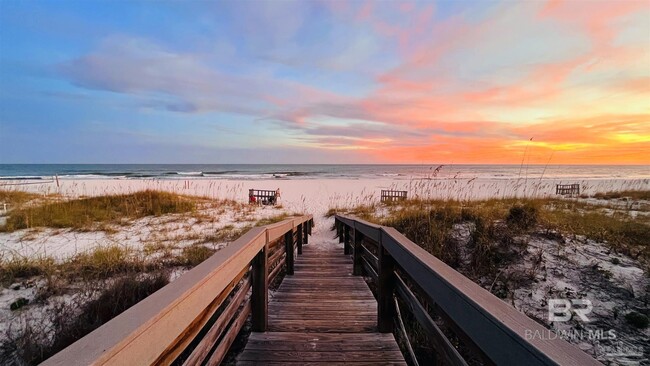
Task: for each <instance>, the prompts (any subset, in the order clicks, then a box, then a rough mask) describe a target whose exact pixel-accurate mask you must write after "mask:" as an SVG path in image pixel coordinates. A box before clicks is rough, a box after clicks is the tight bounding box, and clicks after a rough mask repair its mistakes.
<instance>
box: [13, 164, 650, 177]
mask: <svg viewBox="0 0 650 366" xmlns="http://www.w3.org/2000/svg"><path fill="white" fill-rule="evenodd" d="M54 177H58V179H225V180H260V179H273V178H276V179H323V178H325V179H340V178H353V179H354V178H358V179H361V178H393V179H397V180H400V179H405V180H406V179H427V178H438V179H452V178H453V179H456V178H457V179H472V178H477V179H513V178H515V179H516V178H542V177H543V178H548V179H553V178H561V179H570V178H575V179H606V178H618V179H648V178H650V166H649V165H548V166H546V165H435V164H432V165H331V164H307V165H300V164H0V180H5V181H7V180H14V181H15V180H49V179H53V178H54Z"/></svg>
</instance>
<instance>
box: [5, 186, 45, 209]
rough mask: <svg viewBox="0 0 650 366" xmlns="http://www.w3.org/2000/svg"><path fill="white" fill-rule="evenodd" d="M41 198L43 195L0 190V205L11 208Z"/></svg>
mask: <svg viewBox="0 0 650 366" xmlns="http://www.w3.org/2000/svg"><path fill="white" fill-rule="evenodd" d="M42 197H43V195H39V194H36V193H29V192H23V191H18V190H4V189H0V203H6V204H8V205H11V206H20V205H23V204H25V203H27V202H29V201H33V200H36V199H39V198H42Z"/></svg>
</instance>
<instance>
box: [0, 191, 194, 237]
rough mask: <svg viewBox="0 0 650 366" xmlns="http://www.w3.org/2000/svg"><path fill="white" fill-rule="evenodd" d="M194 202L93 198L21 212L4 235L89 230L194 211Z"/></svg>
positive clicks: (169, 196)
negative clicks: (37, 230) (29, 230)
mask: <svg viewBox="0 0 650 366" xmlns="http://www.w3.org/2000/svg"><path fill="white" fill-rule="evenodd" d="M194 208H195V202H194V201H193V199H192V198H189V197H185V196H181V195H177V194H173V193H167V192H159V191H142V192H137V193H132V194H123V195H109V196H100V197H90V198H82V199H75V200H69V201H61V202H52V203H47V204H44V205H41V206H35V207H27V208H19V209H16V210H13V211H11V212H10V213H9V217H8V218H7V223H6V225H5V226H4V227H3V228H1V230H4V231H14V230H20V229H26V228H32V227H53V228H73V229H76V230H86V229H91V228H93V227H94V226H95V225H96V224H98V223H107V222H119V221H120V220H123V219H125V218H129V219H137V218H142V217H146V216H160V215H164V214H171V213H184V212H189V211H192V210H194Z"/></svg>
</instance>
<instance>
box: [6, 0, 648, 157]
mask: <svg viewBox="0 0 650 366" xmlns="http://www.w3.org/2000/svg"><path fill="white" fill-rule="evenodd" d="M0 85H2V93H1V96H0V163H59V162H61V163H65V162H72V163H77V162H80V163H84V162H87V163H104V162H105V163H113V162H124V163H150V162H155V163H167V162H169V163H193V162H196V163H418V164H420V163H455V164H473V163H486V164H489V163H492V164H519V163H522V161H525V162H527V163H529V164H548V163H551V164H650V3H649V2H648V1H557V0H551V1H526V2H510V1H490V2H487V1H471V2H470V1H464V2H456V1H453V2H451V1H450V2H447V1H442V2H439V1H436V2H433V1H422V2H419V1H415V2H406V1H404V2H402V1H400V2H397V1H395V2H388V1H386V2H379V1H363V2H362V1H350V2H345V1H301V2H288V1H287V2H284V1H282V2H279V1H278V2H275V1H269V2H261V1H258V2H248V1H239V2H235V1H225V2H224V1H220V2H214V3H213V2H203V1H200V2H192V1H190V2H156V3H155V4H154V3H150V2H136V1H129V2H115V1H106V2H101V1H97V2H95V1H91V2H84V1H62V2H45V1H43V2H40V1H29V2H26V1H25V2H9V1H2V2H0ZM35 147H38V148H37V149H36V148H35Z"/></svg>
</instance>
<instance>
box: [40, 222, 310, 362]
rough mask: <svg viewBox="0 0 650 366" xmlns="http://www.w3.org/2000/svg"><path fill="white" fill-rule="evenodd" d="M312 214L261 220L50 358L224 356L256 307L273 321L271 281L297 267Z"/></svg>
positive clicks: (261, 318)
mask: <svg viewBox="0 0 650 366" xmlns="http://www.w3.org/2000/svg"><path fill="white" fill-rule="evenodd" d="M313 223H314V220H313V217H312V216H311V215H308V216H301V217H294V218H290V219H287V220H284V221H282V222H279V223H276V224H271V225H266V226H261V227H255V228H252V229H251V230H250V231H248V232H247V233H246V234H244V235H243V236H242V237H240V238H239V239H237V240H235V241H234V242H232V243H230V244H229V245H228V246H227V247H226V248H224V249H222V250H220V251H219V252H217V253H216V254H214V255H213V256H212V257H210V258H208V259H207V260H206V261H205V262H203V263H201V264H200V265H198V266H197V267H195V268H193V269H192V270H190V271H189V272H187V273H186V274H184V275H183V276H181V277H180V278H178V279H177V280H175V281H174V282H172V283H170V284H169V285H167V286H165V287H163V288H162V289H160V290H159V291H157V292H156V293H154V294H153V295H151V296H149V297H147V298H146V299H145V300H143V301H141V302H140V303H138V304H137V305H135V306H133V307H131V308H130V309H128V310H126V311H125V312H124V313H122V314H120V315H119V316H117V317H116V318H114V319H112V320H111V321H109V322H108V323H106V324H104V325H103V326H101V327H100V328H98V329H96V330H95V331H93V332H92V333H90V334H88V335H87V336H85V337H83V338H82V339H80V340H79V341H77V342H75V343H74V344H72V345H71V346H69V347H68V348H66V349H64V350H63V351H61V352H59V353H58V354H56V355H54V356H53V357H51V358H50V359H48V360H46V361H45V362H44V365H65V366H70V365H90V364H95V365H150V364H171V363H174V364H184V365H195V364H202V363H204V362H205V363H207V364H219V363H220V362H221V361H222V360H223V358H224V356H225V355H226V353H227V351H228V349H229V348H230V346H231V344H232V343H233V341H234V340H235V337H236V336H237V334H238V333H239V331H240V330H241V328H242V326H243V325H244V323H245V321H246V319H247V317H248V316H249V315H251V321H252V328H253V331H265V330H266V328H267V326H268V287H269V283H270V282H272V281H273V280H274V279H275V277H276V276H277V275H278V273H279V272H280V270H281V269H282V268H283V267H284V268H286V270H287V273H289V274H292V273H293V263H294V251H297V252H298V254H300V253H301V252H302V244H303V243H307V238H308V235H309V234H311V228H312V226H313Z"/></svg>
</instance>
